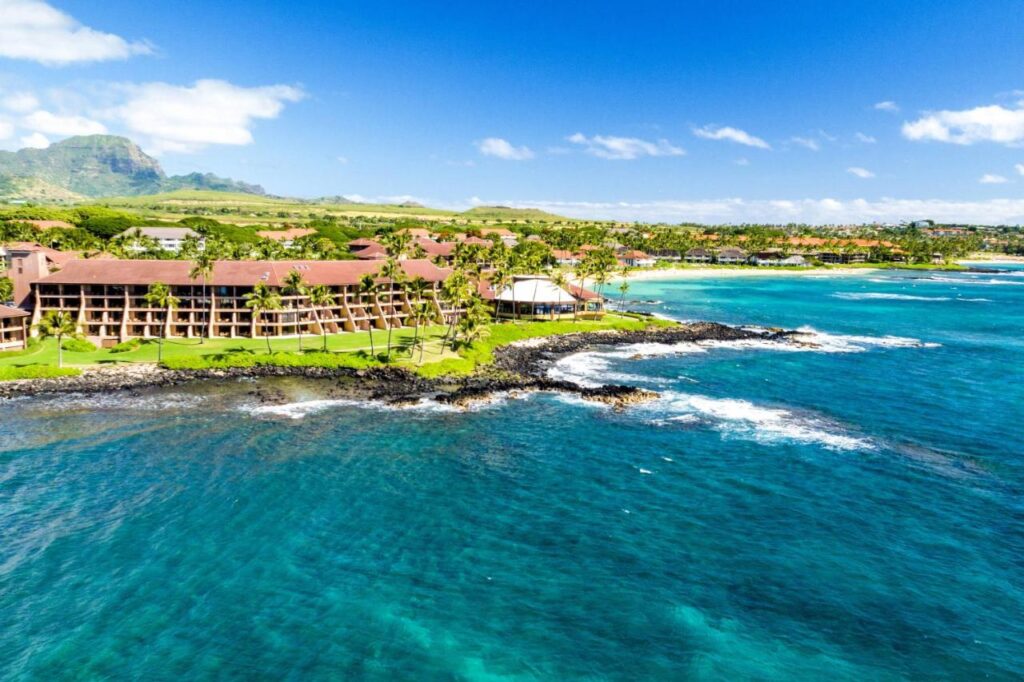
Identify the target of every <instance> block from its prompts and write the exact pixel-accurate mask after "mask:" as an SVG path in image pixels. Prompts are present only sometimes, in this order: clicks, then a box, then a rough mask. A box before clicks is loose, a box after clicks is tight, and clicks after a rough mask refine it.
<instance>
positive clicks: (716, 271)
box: [610, 267, 880, 282]
mask: <svg viewBox="0 0 1024 682" xmlns="http://www.w3.org/2000/svg"><path fill="white" fill-rule="evenodd" d="M878 270H880V268H801V269H793V270H781V269H776V268H757V267H745V268H701V267H694V268H665V269H659V270H631V271H630V272H629V273H627V275H626V279H628V280H630V281H637V282H642V281H647V280H659V279H712V278H729V277H737V278H739V277H852V276H855V275H862V274H865V275H866V274H870V273H874V272H878ZM622 279H623V276H622V275H621V274H616V275H615V276H613V277H612V278H611V280H610V281H620V280H622Z"/></svg>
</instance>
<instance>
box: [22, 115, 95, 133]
mask: <svg viewBox="0 0 1024 682" xmlns="http://www.w3.org/2000/svg"><path fill="white" fill-rule="evenodd" d="M22 125H23V126H24V127H26V128H28V129H29V130H33V131H35V132H39V133H46V134H48V135H57V136H59V137H67V136H69V135H99V134H103V133H105V132H107V127H106V126H105V125H103V124H102V123H100V122H99V121H93V120H91V119H88V118H85V117H84V116H58V115H56V114H52V113H50V112H49V111H43V110H39V111H33V112H32V113H31V114H29V115H28V116H26V117H25V118H24V120H23V121H22Z"/></svg>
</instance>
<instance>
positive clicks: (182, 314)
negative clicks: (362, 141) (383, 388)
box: [32, 260, 458, 346]
mask: <svg viewBox="0 0 1024 682" xmlns="http://www.w3.org/2000/svg"><path fill="white" fill-rule="evenodd" d="M381 266H382V263H381V262H380V261H217V262H216V263H215V264H214V268H213V274H212V275H211V276H210V277H209V279H208V280H207V281H206V282H205V283H204V282H203V281H202V280H200V279H192V278H190V277H189V272H190V271H191V269H192V264H191V263H190V262H188V261H152V260H145V261H143V260H122V261H102V260H75V261H71V262H69V263H68V264H67V265H66V266H65V267H64V268H63V269H62V270H61V271H60V272H58V273H56V274H53V275H50V276H48V277H44V278H43V279H40V280H39V281H37V282H35V283H33V291H34V294H35V309H34V311H33V319H32V322H33V324H34V323H37V322H38V321H39V320H40V319H41V318H42V317H43V316H44V315H45V314H46V313H48V312H50V311H52V310H62V311H66V312H69V313H71V314H72V315H73V316H74V318H75V320H76V321H77V324H78V328H79V331H80V332H81V333H82V334H84V335H86V336H88V337H90V338H92V339H94V340H95V341H97V342H99V343H101V344H103V345H106V346H109V345H114V344H116V343H120V342H122V341H125V340H127V339H131V338H154V337H159V336H167V337H183V338H196V337H200V336H208V337H219V338H239V337H257V336H264V335H268V336H275V337H280V336H292V335H296V334H299V333H302V334H319V333H321V332H322V331H325V332H326V333H329V334H335V333H342V332H352V331H358V330H366V329H369V328H370V327H375V328H378V329H387V328H388V327H389V326H390V327H403V326H407V325H410V324H412V322H411V320H410V317H411V311H412V306H413V305H415V304H416V303H418V302H419V301H420V300H425V301H427V302H428V303H430V306H431V309H432V310H433V313H434V315H433V319H434V321H436V322H443V321H448V320H450V319H451V317H452V315H455V314H456V313H457V312H458V311H456V310H453V309H451V308H450V307H448V306H447V304H446V303H445V302H444V301H443V299H442V298H441V297H440V295H439V286H440V283H441V282H442V281H444V279H445V278H446V277H447V276H448V274H449V273H450V271H449V270H446V269H442V268H439V267H437V266H436V265H434V264H433V263H431V262H430V261H428V260H405V261H402V262H401V263H400V267H401V269H402V271H403V272H404V274H405V280H404V281H405V282H408V281H412V280H416V279H422V281H423V284H424V292H423V294H422V299H418V298H416V294H415V293H414V289H413V288H411V287H408V286H406V284H405V283H403V282H393V281H390V280H383V279H378V280H377V285H378V286H377V290H376V291H374V292H369V293H368V292H363V291H361V290H360V281H361V279H362V278H363V276H364V275H367V274H369V275H376V274H377V273H378V272H379V271H380V268H381ZM292 271H297V272H299V273H301V274H302V276H303V280H304V281H305V283H306V284H307V285H309V286H313V285H324V286H326V287H328V288H329V289H330V291H331V293H332V294H333V300H332V301H331V302H330V303H329V304H327V305H323V306H318V307H316V308H314V307H313V306H312V305H311V304H310V301H309V298H308V297H307V296H305V295H302V294H297V293H294V292H291V291H289V290H288V289H287V287H286V285H285V278H286V277H287V276H288V274H289V273H290V272H292ZM154 282H161V283H163V284H166V285H168V286H169V287H170V290H171V293H172V294H173V295H174V296H175V297H176V298H177V299H178V305H177V306H176V307H174V308H172V309H170V310H168V309H165V308H155V307H153V306H151V305H150V304H149V303H148V302H147V301H146V293H147V291H148V289H149V286H150V285H151V284H153V283H154ZM257 283H262V284H265V285H267V286H268V287H270V288H271V289H272V290H273V291H275V292H277V293H279V294H280V296H281V308H280V309H278V310H268V311H265V312H260V313H256V314H253V311H252V309H250V308H248V307H246V302H247V300H248V299H247V298H246V294H251V293H252V292H253V289H254V287H255V285H256V284H257Z"/></svg>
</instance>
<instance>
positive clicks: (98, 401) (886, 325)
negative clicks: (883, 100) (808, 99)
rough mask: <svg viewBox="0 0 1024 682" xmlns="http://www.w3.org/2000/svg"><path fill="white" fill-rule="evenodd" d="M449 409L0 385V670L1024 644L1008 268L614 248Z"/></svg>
mask: <svg viewBox="0 0 1024 682" xmlns="http://www.w3.org/2000/svg"><path fill="white" fill-rule="evenodd" d="M627 299H628V301H629V302H628V303H627V307H629V308H632V309H643V310H647V311H649V312H654V313H657V314H660V315H665V316H669V317H672V318H676V319H683V320H691V319H708V320H716V321H721V322H726V323H731V324H739V325H757V326H770V327H787V328H801V329H802V330H804V332H805V333H806V337H805V338H807V339H809V340H812V341H814V342H815V346H814V347H803V348H799V349H788V350H783V349H780V348H779V347H777V346H772V345H769V344H757V343H746V344H742V343H740V344H721V343H720V344H713V343H709V344H691V345H684V346H675V347H668V346H659V345H656V344H640V345H635V346H628V347H619V348H605V349H603V350H601V351H600V352H587V353H580V354H577V355H574V356H570V357H568V358H565V359H563V360H561V361H560V362H558V364H557V365H556V366H555V367H554V368H553V369H552V373H553V374H555V375H556V376H560V377H563V378H571V379H574V380H577V381H580V382H583V383H588V384H600V383H634V384H637V385H641V386H645V387H648V388H651V389H654V390H656V391H658V392H659V393H660V394H661V397H660V398H659V399H657V400H655V401H654V402H652V403H648V404H645V405H640V406H636V407H633V408H630V409H627V410H625V411H622V412H615V411H613V410H611V409H609V408H608V407H606V406H602V405H598V404H593V403H588V402H583V401H582V400H579V399H575V398H570V397H566V396H558V395H547V394H538V395H531V396H527V397H520V398H516V399H508V400H499V401H496V402H494V403H491V404H488V405H485V406H481V407H480V408H478V409H475V410H472V411H469V412H457V411H453V410H449V409H442V408H440V407H437V406H431V405H422V406H420V407H418V408H412V409H388V408H385V407H383V406H379V405H360V404H356V403H352V402H345V401H331V400H325V399H323V397H322V394H320V393H318V392H317V391H316V390H315V389H314V387H312V386H311V385H309V384H303V383H302V382H297V381H294V380H292V381H282V382H280V383H279V387H280V388H281V389H282V390H285V391H287V392H288V393H289V395H290V396H292V398H293V400H292V402H290V403H288V404H286V405H283V406H260V405H258V404H257V403H255V401H254V399H253V397H252V396H251V395H250V394H249V391H250V389H251V383H250V382H245V381H239V382H236V383H233V384H230V385H220V386H217V385H211V384H197V385H195V386H191V387H185V388H181V387H179V388H175V389H165V390H160V391H150V392H144V393H142V394H141V395H138V396H129V395H109V396H102V397H85V396H63V397H58V398H51V399H38V398H36V399H21V400H14V401H9V402H7V403H5V404H3V405H0V614H2V617H0V680H57V679H126V678H129V679H146V680H172V679H173V680H177V679H182V678H187V679H213V678H216V679H246V680H251V679H275V680H277V679H293V680H298V679H370V680H394V679H413V680H455V679H458V680H533V679H538V680H688V679H692V680H817V679H828V680H830V681H835V680H858V681H863V680H922V679H929V680H937V679H941V680H976V679H991V680H1012V679H1021V678H1024V370H1022V363H1021V360H1022V357H1024V269H1017V270H1016V271H1012V272H1008V273H1004V274H991V273H946V272H942V273H938V272H884V273H879V272H866V273H864V274H861V275H856V276H851V277H841V278H834V277H825V276H820V277H819V276H813V275H812V276H804V277H786V276H760V277H745V278H736V277H732V278H726V277H722V278H711V279H699V280H698V279H686V280H677V281H672V280H651V281H644V282H635V283H634V284H633V285H632V288H631V290H630V291H629V293H628V294H627Z"/></svg>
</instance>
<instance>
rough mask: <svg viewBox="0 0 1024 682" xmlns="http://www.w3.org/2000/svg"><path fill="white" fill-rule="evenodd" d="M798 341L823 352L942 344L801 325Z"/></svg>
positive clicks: (921, 346)
mask: <svg viewBox="0 0 1024 682" xmlns="http://www.w3.org/2000/svg"><path fill="white" fill-rule="evenodd" d="M797 331H798V332H799V334H797V335H796V337H795V338H796V339H797V340H798V341H803V342H805V343H810V344H814V347H811V348H809V350H814V351H818V352H822V353H863V352H864V351H866V350H868V349H869V348H871V347H878V348H938V347H939V346H940V345H941V344H938V343H932V342H926V341H921V340H920V339H913V338H909V337H905V336H860V335H856V334H828V333H826V332H821V331H818V330H817V329H814V328H813V327H800V328H798V329H797Z"/></svg>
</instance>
